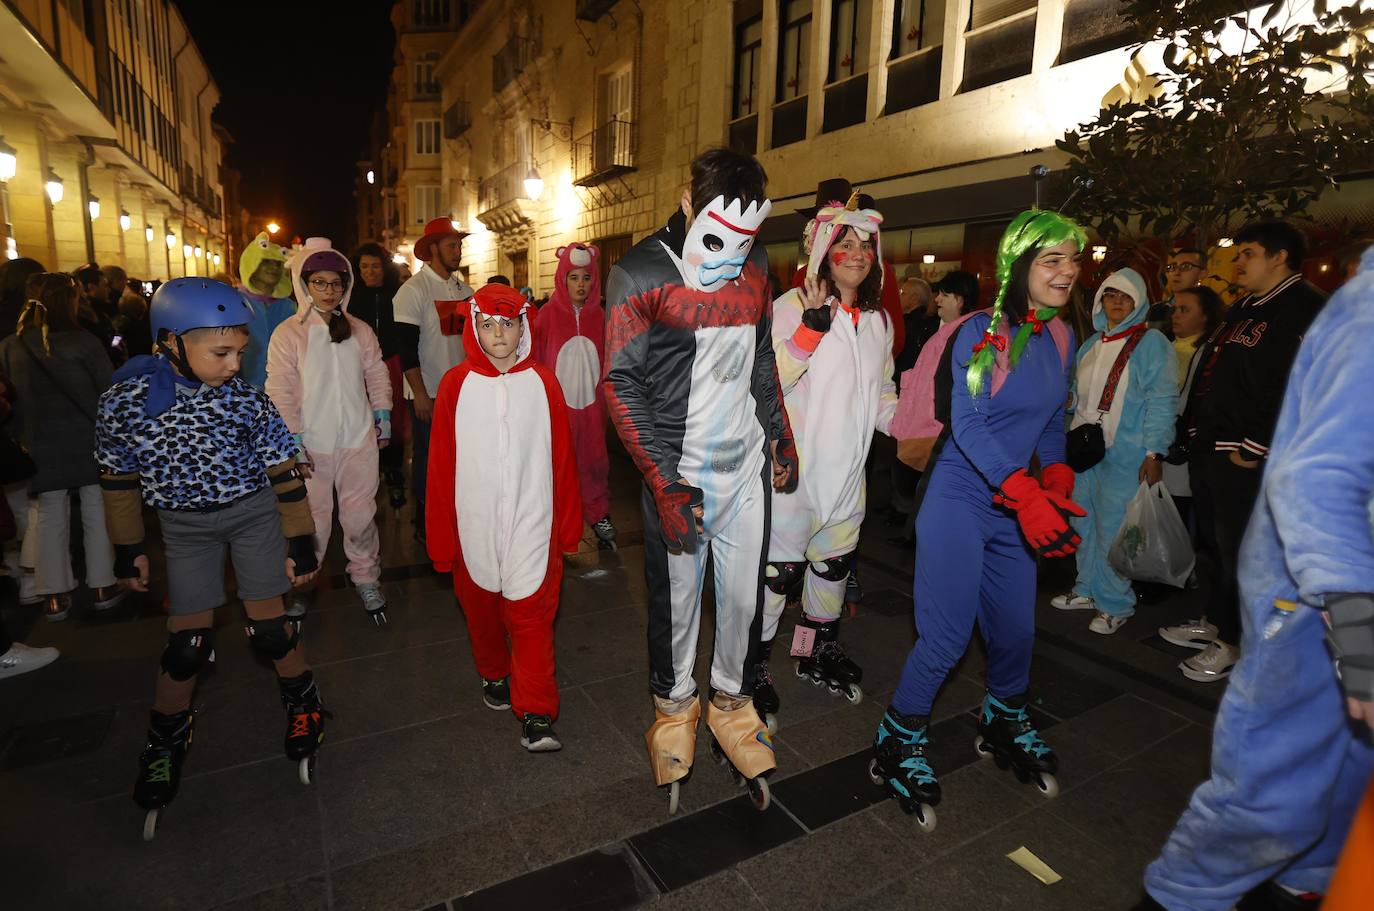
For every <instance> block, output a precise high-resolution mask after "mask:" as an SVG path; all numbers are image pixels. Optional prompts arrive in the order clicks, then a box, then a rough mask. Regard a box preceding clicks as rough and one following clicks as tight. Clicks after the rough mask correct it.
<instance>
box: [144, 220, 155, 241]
mask: <svg viewBox="0 0 1374 911" xmlns="http://www.w3.org/2000/svg"><path fill="white" fill-rule="evenodd" d="M143 239H144V240H146V241H147V242H148V243H152V242H153V226H152V225H149V224H145V225H144V226H143Z"/></svg>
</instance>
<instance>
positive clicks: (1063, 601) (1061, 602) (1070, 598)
mask: <svg viewBox="0 0 1374 911" xmlns="http://www.w3.org/2000/svg"><path fill="white" fill-rule="evenodd" d="M1050 607H1052V608H1054V609H1055V610H1097V602H1096V601H1094V600H1093V599H1092V598H1089V597H1088V596H1087V595H1075V594H1074V593H1073V592H1069V593H1068V594H1067V595H1055V596H1054V597H1053V598H1051V599H1050Z"/></svg>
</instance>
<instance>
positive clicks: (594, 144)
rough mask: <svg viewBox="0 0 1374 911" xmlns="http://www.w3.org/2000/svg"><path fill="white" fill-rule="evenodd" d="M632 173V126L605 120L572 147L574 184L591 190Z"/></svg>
mask: <svg viewBox="0 0 1374 911" xmlns="http://www.w3.org/2000/svg"><path fill="white" fill-rule="evenodd" d="M634 169H635V125H634V124H633V123H630V122H629V121H628V120H608V121H606V122H605V123H603V124H602V125H601V126H599V127H597V128H596V129H595V130H592V131H591V132H590V133H587V134H585V135H583V136H581V137H580V138H578V140H577V141H576V142H575V143H573V183H574V184H576V185H577V186H579V187H593V186H596V185H597V184H599V183H605V182H606V181H608V180H610V179H611V178H613V177H616V176H619V175H621V174H625V173H628V172H630V171H633V170H634Z"/></svg>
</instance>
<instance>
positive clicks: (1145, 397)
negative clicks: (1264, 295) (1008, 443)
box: [1069, 269, 1178, 617]
mask: <svg viewBox="0 0 1374 911" xmlns="http://www.w3.org/2000/svg"><path fill="white" fill-rule="evenodd" d="M1109 288H1114V289H1116V290H1118V291H1122V292H1124V293H1126V294H1128V295H1130V298H1131V299H1132V300H1133V301H1135V309H1134V310H1132V311H1131V313H1130V315H1129V316H1127V317H1126V318H1125V319H1124V320H1122V321H1121V323H1120V324H1119V325H1118V326H1116V328H1115V329H1113V330H1112V332H1111V334H1108V333H1107V315H1106V313H1105V312H1103V309H1102V294H1103V292H1105V291H1107V289H1109ZM1149 311H1150V298H1149V291H1148V290H1147V289H1146V287H1145V279H1143V278H1141V277H1140V274H1139V273H1137V272H1136V271H1135V270H1134V269H1121V270H1120V271H1118V272H1114V273H1112V274H1111V275H1109V276H1107V279H1106V280H1105V281H1103V282H1102V286H1101V287H1100V288H1098V289H1097V296H1096V298H1094V300H1093V328H1095V329H1097V332H1096V333H1094V334H1093V335H1092V336H1091V337H1090V338H1089V339H1088V340H1087V341H1086V342H1084V343H1083V346H1082V347H1081V348H1079V349H1078V357H1077V361H1076V363H1077V369H1076V371H1075V373H1074V380H1073V383H1072V387H1071V388H1072V393H1071V397H1070V401H1071V402H1072V407H1071V411H1072V417H1071V419H1070V421H1069V429H1070V430H1072V429H1073V428H1075V427H1078V426H1081V425H1083V424H1096V423H1101V425H1102V437H1103V439H1104V440H1105V441H1106V444H1107V454H1106V456H1104V457H1103V459H1102V461H1100V462H1098V463H1097V464H1096V465H1094V466H1093V467H1092V468H1089V469H1088V470H1087V471H1085V472H1083V473H1081V474H1079V476H1078V481H1077V484H1076V486H1075V487H1074V493H1075V497H1074V499H1076V500H1077V501H1078V502H1079V503H1081V504H1082V505H1083V508H1084V509H1086V510H1087V512H1088V514H1087V515H1086V516H1083V517H1081V518H1077V517H1076V518H1074V520H1073V523H1072V524H1073V527H1074V530H1075V531H1077V532H1078V534H1079V536H1080V537H1082V539H1083V540H1082V542H1081V543H1079V545H1078V581H1077V582H1076V583H1074V587H1073V592H1074V594H1075V595H1082V596H1084V597H1087V598H1092V599H1093V600H1094V601H1095V602H1097V609H1098V610H1100V611H1102V612H1103V613H1104V614H1110V615H1112V616H1114V617H1129V616H1131V615H1132V614H1134V613H1135V590H1134V589H1133V588H1132V587H1131V580H1130V579H1127V578H1125V577H1123V576H1120V575H1118V574H1117V572H1116V570H1114V569H1112V566H1111V564H1110V563H1108V562H1107V551H1109V550H1110V549H1111V546H1112V542H1113V541H1115V540H1116V533H1117V531H1118V529H1120V528H1121V523H1122V521H1123V520H1124V519H1125V518H1126V506H1127V504H1128V503H1130V501H1131V499H1132V498H1133V497H1134V496H1135V494H1136V491H1137V490H1138V489H1139V486H1140V481H1139V474H1140V464H1141V463H1142V462H1143V461H1145V456H1146V455H1148V454H1150V453H1155V454H1157V455H1159V456H1163V455H1164V453H1166V452H1168V451H1169V444H1170V443H1172V442H1173V440H1174V423H1175V419H1176V412H1177V410H1178V357H1177V356H1176V355H1175V354H1174V349H1173V346H1172V345H1171V344H1170V343H1169V340H1168V339H1167V338H1165V336H1164V334H1163V333H1161V332H1159V331H1158V330H1156V329H1149V328H1147V327H1146V324H1145V316H1146V314H1147V313H1149ZM1137 333H1144V334H1143V336H1142V337H1141V339H1140V341H1139V342H1138V343H1137V344H1136V347H1135V350H1134V351H1132V352H1131V355H1130V358H1129V359H1128V360H1127V361H1126V365H1125V367H1124V369H1123V370H1122V371H1121V376H1120V379H1118V380H1117V384H1116V395H1115V396H1114V397H1113V399H1112V402H1111V408H1110V410H1108V411H1106V412H1100V411H1098V407H1097V406H1098V405H1100V404H1101V403H1102V390H1103V388H1104V386H1105V385H1106V382H1107V377H1108V375H1109V374H1110V373H1111V372H1112V368H1113V365H1114V364H1115V363H1116V358H1117V355H1119V354H1120V353H1121V349H1122V348H1123V347H1124V346H1125V345H1126V344H1127V342H1128V341H1129V340H1130V339H1131V338H1132V337H1133V336H1134V335H1136V334H1137Z"/></svg>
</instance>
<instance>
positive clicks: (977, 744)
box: [973, 734, 992, 759]
mask: <svg viewBox="0 0 1374 911" xmlns="http://www.w3.org/2000/svg"><path fill="white" fill-rule="evenodd" d="M973 752H975V753H977V754H978V758H979V759H988V758H990V757H991V756H992V750H991V748H989V747H988V745H987V741H986V740H984V739H983V735H982V734H979V735H978V736H977V737H974V738H973Z"/></svg>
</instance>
